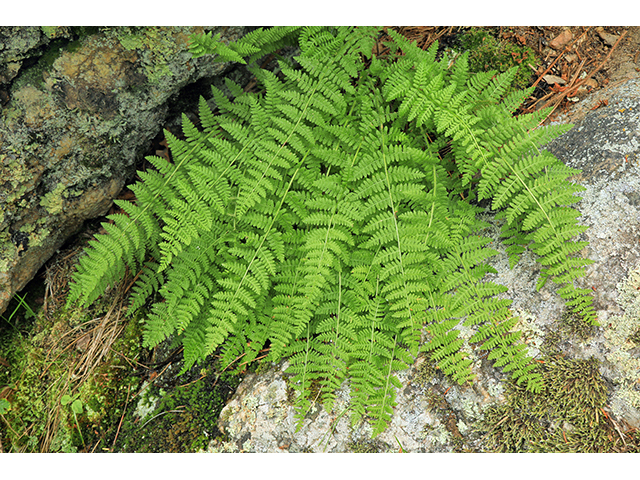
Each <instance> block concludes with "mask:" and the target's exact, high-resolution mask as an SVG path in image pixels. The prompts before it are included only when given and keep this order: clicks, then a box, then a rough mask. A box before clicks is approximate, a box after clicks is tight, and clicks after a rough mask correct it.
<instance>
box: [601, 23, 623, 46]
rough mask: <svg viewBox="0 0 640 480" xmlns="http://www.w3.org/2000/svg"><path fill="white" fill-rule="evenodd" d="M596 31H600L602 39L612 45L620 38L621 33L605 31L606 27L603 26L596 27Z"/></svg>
mask: <svg viewBox="0 0 640 480" xmlns="http://www.w3.org/2000/svg"><path fill="white" fill-rule="evenodd" d="M596 32H598V36H599V37H600V38H601V39H602V41H603V42H604V43H605V44H607V45H609V46H610V47H613V46H614V45H615V44H616V42H617V41H618V38H620V35H613V34H611V33H607V32H605V31H604V28H602V27H598V28H596Z"/></svg>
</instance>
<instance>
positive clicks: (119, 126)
mask: <svg viewBox="0 0 640 480" xmlns="http://www.w3.org/2000/svg"><path fill="white" fill-rule="evenodd" d="M211 29H213V30H214V31H220V32H221V33H222V39H223V40H228V41H233V40H236V39H238V38H239V37H240V36H242V35H243V34H244V32H245V28H244V27H224V28H223V27H212V28H211ZM202 31H203V27H184V28H180V27H139V28H133V27H131V28H129V27H116V28H105V29H97V28H93V29H87V28H82V29H72V28H67V27H43V28H40V27H0V104H2V112H1V116H0V314H1V313H2V312H4V310H5V309H6V307H7V304H8V302H9V300H10V299H11V297H12V296H13V295H14V293H15V292H17V291H19V290H20V289H21V288H22V287H24V285H25V284H26V283H27V282H28V281H29V280H30V279H31V278H33V276H34V275H35V273H36V272H37V271H38V269H39V268H40V267H41V266H42V265H43V264H44V262H46V261H47V259H48V258H49V257H50V256H51V255H52V254H53V253H54V252H55V251H56V250H57V249H58V248H60V246H61V245H62V244H63V243H64V241H65V240H66V239H67V238H69V237H70V236H71V235H73V234H74V233H75V232H77V231H78V229H79V228H80V226H81V225H82V223H83V221H84V220H86V219H90V218H95V217H97V216H100V215H103V214H104V213H105V212H106V211H107V210H108V209H109V207H110V206H111V204H112V201H113V199H114V197H116V196H117V195H118V193H119V192H120V191H121V189H122V187H123V185H124V184H125V182H126V181H127V180H129V179H131V177H132V175H133V173H134V167H135V162H136V161H138V160H139V159H140V158H141V157H142V156H143V154H144V153H145V152H147V151H148V149H149V147H150V146H151V140H152V139H153V138H154V137H155V136H156V135H158V133H159V132H160V131H161V129H162V127H163V126H165V122H166V121H167V118H168V115H169V114H170V113H171V109H170V107H169V106H170V103H171V101H172V100H173V99H175V98H176V97H177V96H178V94H179V93H180V92H182V91H183V90H188V89H185V87H188V86H191V85H193V84H194V83H195V82H197V81H198V80H200V79H203V80H204V79H208V78H213V77H215V76H217V75H219V74H221V73H222V72H223V71H225V70H226V69H228V67H227V65H226V64H222V63H212V62H211V60H210V58H207V57H201V58H199V59H195V60H194V59H193V58H192V56H191V54H190V53H189V52H188V41H189V36H190V34H192V33H194V32H202ZM196 98H197V96H196ZM176 133H178V132H176Z"/></svg>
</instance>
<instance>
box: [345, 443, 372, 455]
mask: <svg viewBox="0 0 640 480" xmlns="http://www.w3.org/2000/svg"><path fill="white" fill-rule="evenodd" d="M347 450H348V451H350V452H351V453H380V445H379V444H378V443H377V442H371V441H364V442H353V443H349V444H347Z"/></svg>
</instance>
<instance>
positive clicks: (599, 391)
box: [481, 356, 640, 453]
mask: <svg viewBox="0 0 640 480" xmlns="http://www.w3.org/2000/svg"><path fill="white" fill-rule="evenodd" d="M540 370H541V371H542V374H543V376H544V379H545V387H544V389H543V390H542V391H541V392H540V393H538V394H534V393H531V392H528V391H526V390H525V389H524V388H522V387H518V386H514V385H513V384H511V385H510V388H509V393H508V395H507V401H506V403H505V404H502V405H494V406H491V407H489V408H488V409H487V411H486V412H485V417H484V420H483V422H482V427H481V429H482V430H483V432H484V433H485V439H486V441H487V446H488V448H489V449H490V450H491V451H495V452H501V453H505V452H512V453H513V452H575V453H603V452H639V451H640V442H638V440H639V438H638V435H637V434H636V433H634V432H622V431H621V430H620V426H619V425H618V424H617V423H616V422H615V419H613V418H612V416H611V415H609V414H608V413H607V410H608V409H607V404H606V402H607V388H606V386H605V383H604V379H603V378H602V377H601V375H600V372H599V367H598V363H597V361H595V360H593V359H591V360H568V359H566V358H563V357H561V356H556V357H550V358H548V359H546V360H545V361H544V363H542V364H541V365H540Z"/></svg>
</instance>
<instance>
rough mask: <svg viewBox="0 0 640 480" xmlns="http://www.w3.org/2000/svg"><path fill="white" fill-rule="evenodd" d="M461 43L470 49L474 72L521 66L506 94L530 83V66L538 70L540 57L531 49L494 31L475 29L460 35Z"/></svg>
mask: <svg viewBox="0 0 640 480" xmlns="http://www.w3.org/2000/svg"><path fill="white" fill-rule="evenodd" d="M460 45H461V47H462V49H463V50H468V51H469V68H470V70H471V71H473V72H485V71H488V70H497V71H498V72H500V73H503V72H506V71H507V70H509V69H510V68H511V67H518V73H517V74H516V76H515V79H514V81H513V84H512V85H511V86H510V87H509V89H508V90H507V91H506V93H505V94H508V93H510V92H513V91H515V90H522V89H524V88H526V87H528V86H529V85H531V75H532V72H533V70H532V69H531V67H533V68H534V69H535V68H536V67H537V65H538V58H537V57H536V55H535V52H534V51H533V50H532V49H531V48H529V47H526V46H518V45H515V44H513V43H511V42H508V41H504V40H500V39H498V38H496V36H495V35H494V33H493V32H491V31H490V30H488V29H482V28H473V29H471V30H469V31H468V32H466V33H464V34H463V35H461V37H460ZM529 65H531V67H530V66H529Z"/></svg>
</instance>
